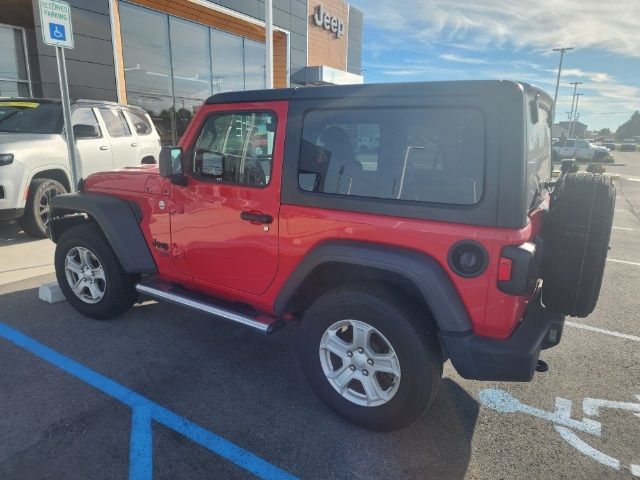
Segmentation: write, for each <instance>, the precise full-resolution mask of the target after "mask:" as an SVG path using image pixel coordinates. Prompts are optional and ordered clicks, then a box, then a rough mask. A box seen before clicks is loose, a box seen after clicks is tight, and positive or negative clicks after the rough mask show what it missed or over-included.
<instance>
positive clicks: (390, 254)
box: [274, 241, 472, 333]
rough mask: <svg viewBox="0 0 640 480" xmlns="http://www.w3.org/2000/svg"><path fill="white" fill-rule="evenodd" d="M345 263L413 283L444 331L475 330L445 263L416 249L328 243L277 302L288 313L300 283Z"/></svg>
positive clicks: (307, 259)
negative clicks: (324, 266) (318, 271)
mask: <svg viewBox="0 0 640 480" xmlns="http://www.w3.org/2000/svg"><path fill="white" fill-rule="evenodd" d="M325 263H343V264H352V265H357V266H363V267H371V268H376V269H380V270H384V271H389V272H393V273H396V274H399V275H402V276H403V277H405V278H407V279H408V280H409V281H411V282H413V283H414V284H415V286H416V287H417V288H418V290H419V291H420V293H421V294H422V296H423V298H424V301H425V302H426V304H427V305H428V306H429V308H430V309H431V312H432V313H433V316H434V320H435V321H436V323H437V325H438V328H439V329H440V331H441V332H450V333H464V332H469V331H470V330H472V325H471V320H470V319H469V316H468V314H467V311H466V309H465V308H464V305H463V304H462V301H461V300H460V296H459V295H458V293H457V291H456V290H455V288H454V286H453V284H452V283H451V280H450V279H449V276H448V275H447V273H446V272H445V270H444V269H443V268H442V266H441V265H440V264H439V263H438V262H437V261H436V260H435V259H433V258H432V257H430V256H428V255H426V254H423V253H420V252H416V251H414V250H408V249H402V248H397V247H390V246H386V245H385V246H382V245H378V244H369V243H362V242H349V241H335V242H326V243H322V244H321V245H319V246H317V247H316V248H314V249H313V250H312V251H311V252H310V253H308V254H307V255H306V256H305V257H304V259H303V260H302V261H301V262H300V263H299V264H298V266H297V267H296V268H295V270H294V271H293V273H292V274H291V275H290V276H289V278H288V279H287V281H286V282H285V284H284V286H283V288H282V289H281V290H280V293H279V295H278V297H277V298H276V301H275V303H274V310H275V312H276V313H277V314H279V315H281V314H283V313H284V311H285V309H286V307H287V304H288V303H289V301H290V300H291V298H292V297H293V295H294V294H295V292H296V290H297V288H298V286H299V285H301V284H302V282H303V281H304V280H305V279H306V278H307V277H308V276H309V275H310V274H311V273H312V272H313V271H314V270H315V269H316V268H317V267H319V266H320V265H322V264H325Z"/></svg>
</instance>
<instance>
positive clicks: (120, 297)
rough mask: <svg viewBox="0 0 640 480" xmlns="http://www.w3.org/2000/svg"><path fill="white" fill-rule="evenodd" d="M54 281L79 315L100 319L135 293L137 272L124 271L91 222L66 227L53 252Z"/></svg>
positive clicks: (124, 307)
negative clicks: (132, 273) (55, 280)
mask: <svg viewBox="0 0 640 480" xmlns="http://www.w3.org/2000/svg"><path fill="white" fill-rule="evenodd" d="M55 266H56V277H57V279H58V285H60V289H61V290H62V293H63V294H64V296H65V298H66V299H67V301H68V302H69V303H70V304H71V305H73V306H74V307H75V309H76V310H78V311H79V312H80V313H82V314H83V315H86V316H88V317H91V318H95V319H98V320H104V319H108V318H112V317H115V316H117V315H120V314H122V313H123V312H124V311H126V310H127V309H128V308H129V307H131V306H132V305H133V304H134V302H135V300H136V297H137V293H136V289H135V284H136V281H137V279H138V278H137V275H130V274H127V273H126V272H125V271H124V270H123V269H122V266H121V265H120V262H119V261H118V258H117V257H116V255H115V253H113V250H112V249H111V247H110V246H109V244H108V243H107V241H106V240H105V238H104V236H103V235H102V232H101V231H100V229H99V228H98V227H97V226H96V225H95V224H93V223H86V224H83V225H79V226H76V227H73V228H70V229H69V230H67V231H66V232H64V233H63V234H62V236H61V237H60V239H59V240H58V244H57V246H56V253H55Z"/></svg>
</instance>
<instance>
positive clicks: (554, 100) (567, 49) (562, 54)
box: [552, 47, 573, 123]
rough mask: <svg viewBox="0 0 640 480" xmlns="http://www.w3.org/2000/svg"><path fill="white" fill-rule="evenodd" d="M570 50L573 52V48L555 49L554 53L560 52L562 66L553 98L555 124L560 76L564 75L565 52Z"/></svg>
mask: <svg viewBox="0 0 640 480" xmlns="http://www.w3.org/2000/svg"><path fill="white" fill-rule="evenodd" d="M569 50H573V47H568V48H566V47H562V48H554V49H553V51H554V52H560V65H559V66H558V78H557V79H556V93H555V95H554V96H553V118H552V120H553V122H552V123H554V122H555V120H556V102H557V101H558V87H559V86H560V74H561V73H562V59H563V58H564V52H568V51H569Z"/></svg>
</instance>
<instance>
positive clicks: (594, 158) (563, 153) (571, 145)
mask: <svg viewBox="0 0 640 480" xmlns="http://www.w3.org/2000/svg"><path fill="white" fill-rule="evenodd" d="M552 148H553V159H554V161H560V160H562V159H563V158H575V159H576V160H583V161H588V162H612V161H613V160H612V159H611V155H610V152H609V149H608V148H606V147H602V146H600V145H594V144H592V143H589V142H588V141H587V140H579V139H576V138H568V139H566V140H564V141H563V140H558V141H556V142H554V143H553V147H552Z"/></svg>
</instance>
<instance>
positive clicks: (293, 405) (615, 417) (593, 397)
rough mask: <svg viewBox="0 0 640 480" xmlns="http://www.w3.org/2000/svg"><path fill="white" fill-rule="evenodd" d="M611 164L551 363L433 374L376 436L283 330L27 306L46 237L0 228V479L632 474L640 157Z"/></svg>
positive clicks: (48, 253) (187, 316) (639, 300)
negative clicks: (592, 260) (416, 404)
mask: <svg viewBox="0 0 640 480" xmlns="http://www.w3.org/2000/svg"><path fill="white" fill-rule="evenodd" d="M614 156H615V158H616V164H617V165H616V166H608V167H607V170H608V171H609V172H612V173H618V174H619V175H620V178H619V179H618V180H617V186H618V194H617V195H618V198H617V201H616V212H615V218H614V230H613V233H612V239H611V251H610V253H609V261H608V262H607V267H606V271H605V278H604V283H603V287H602V292H601V296H600V302H599V304H598V307H597V309H596V311H595V312H594V313H593V314H592V315H591V316H589V317H588V318H586V319H570V322H569V323H568V324H567V326H566V327H565V332H564V337H563V340H562V343H561V344H560V345H559V346H558V347H557V348H554V349H552V350H549V351H546V352H544V353H543V355H542V358H543V359H544V360H545V361H546V362H547V363H548V364H549V366H550V370H549V371H548V372H546V373H542V374H538V375H537V376H536V377H535V379H534V380H533V381H532V382H531V383H526V384H509V383H480V382H471V381H466V380H464V379H462V378H460V377H459V376H458V375H457V374H456V373H455V371H454V370H453V369H452V368H451V366H450V365H446V366H445V376H446V378H445V380H444V382H443V385H442V388H441V390H440V392H439V394H438V396H437V398H436V401H435V403H434V404H433V406H432V408H431V409H430V411H429V412H428V413H427V414H426V415H425V416H424V417H422V419H420V420H419V421H418V422H417V423H415V424H414V425H412V426H411V427H409V428H406V429H404V430H402V431H399V432H394V433H386V434H381V433H372V432H369V431H366V430H363V429H360V428H358V427H355V426H353V425H351V424H349V423H347V422H345V421H343V420H341V419H340V418H338V417H336V416H335V415H334V414H332V413H331V412H329V411H328V410H327V409H326V408H325V407H324V405H323V404H321V403H320V401H319V400H318V399H317V398H316V396H315V395H314V394H313V392H312V391H311V389H310V387H309V386H308V385H307V383H306V381H305V379H304V377H303V374H302V371H301V369H300V366H299V364H298V360H297V354H296V351H295V335H296V328H295V326H289V327H287V328H286V329H284V330H283V331H282V332H280V333H278V334H276V335H273V336H270V337H265V336H261V335H260V334H257V333H254V332H252V331H248V330H246V329H244V328H242V327H239V326H235V325H231V324H228V323H225V322H223V321H220V322H218V321H216V320H212V319H210V318H208V317H205V316H204V315H200V314H194V313H193V312H190V311H186V310H184V309H180V308H178V307H173V306H170V305H165V304H162V305H161V304H157V303H155V302H146V303H144V304H140V305H138V306H136V307H135V308H133V309H131V310H130V311H129V312H128V313H127V314H126V315H124V316H123V317H122V318H120V319H117V320H114V321H108V322H99V321H92V320H88V319H86V318H84V317H82V316H80V315H79V314H78V313H76V311H75V310H73V309H72V308H71V306H69V305H68V304H67V303H66V302H61V303H56V304H53V305H50V304H46V303H43V302H40V301H39V300H38V298H37V289H38V287H39V286H40V285H41V284H43V283H45V282H50V281H52V280H54V276H53V275H52V273H51V272H52V271H53V267H52V265H51V262H52V251H53V248H52V245H51V244H50V243H49V242H48V241H46V240H41V241H32V240H30V239H28V238H26V237H24V235H23V234H21V233H20V232H19V231H18V229H17V228H15V226H9V225H3V226H0V478H2V479H5V478H7V479H41V478H42V479H44V478H52V479H60V478H65V479H84V478H91V479H102V478H127V477H129V475H130V474H134V473H135V476H136V478H150V477H151V475H152V476H153V477H154V478H172V479H173V478H188V479H198V478H225V479H227V478H255V476H258V477H265V478H287V477H288V476H289V475H290V476H294V477H299V478H311V479H328V478H331V479H342V478H345V479H347V478H362V479H365V478H366V479H407V478H412V479H413V478H443V479H444V478H452V479H462V478H468V479H495V478H510V479H511V478H585V479H599V478H624V479H626V478H636V477H637V478H640V445H639V443H638V439H639V438H640V381H639V379H640V321H639V316H640V314H639V313H638V312H640V295H638V292H640V152H637V153H623V152H615V155H614ZM618 164H620V165H618ZM47 347H48V348H47ZM72 360H73V361H72ZM132 439H133V444H134V445H133V446H134V447H135V448H131V442H132ZM151 456H152V460H153V463H152V465H151V464H150V462H149V458H151ZM132 465H133V466H134V467H135V468H133V467H132ZM251 472H253V473H251Z"/></svg>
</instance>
